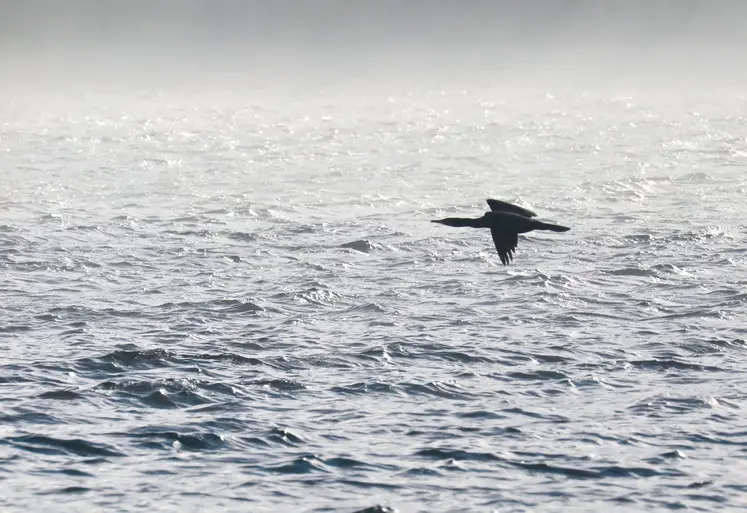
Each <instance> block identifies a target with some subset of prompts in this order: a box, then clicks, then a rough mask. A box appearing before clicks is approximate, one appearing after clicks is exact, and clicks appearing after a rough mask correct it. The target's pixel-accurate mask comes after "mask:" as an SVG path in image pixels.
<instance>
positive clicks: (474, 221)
mask: <svg viewBox="0 0 747 513" xmlns="http://www.w3.org/2000/svg"><path fill="white" fill-rule="evenodd" d="M488 205H489V206H490V208H491V212H485V214H484V215H483V216H482V217H477V218H467V217H447V218H446V219H434V220H433V221H431V222H432V223H439V224H443V225H446V226H453V227H458V228H461V227H469V228H489V229H490V235H491V236H492V237H493V242H494V243H495V249H496V250H497V251H498V256H499V257H500V259H501V262H502V263H503V265H508V263H509V262H510V261H511V260H513V258H514V252H515V251H516V246H517V245H518V244H519V234H520V233H527V232H531V231H534V230H550V231H553V232H567V231H568V230H570V228H568V227H566V226H560V225H557V224H551V223H544V222H542V221H538V220H537V219H532V218H533V217H536V215H537V214H535V213H534V212H532V211H531V210H527V209H525V208H522V207H519V206H517V205H512V204H511V203H506V202H505V201H499V200H493V199H489V200H488Z"/></svg>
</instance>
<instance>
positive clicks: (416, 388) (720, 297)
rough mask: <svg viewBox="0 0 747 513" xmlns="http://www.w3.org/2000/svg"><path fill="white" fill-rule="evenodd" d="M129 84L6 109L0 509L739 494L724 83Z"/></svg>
mask: <svg viewBox="0 0 747 513" xmlns="http://www.w3.org/2000/svg"><path fill="white" fill-rule="evenodd" d="M124 91H125V92H123V91H116V92H108V93H107V92H102V91H98V92H91V91H86V90H85V89H75V88H70V89H60V90H58V91H56V92H52V91H51V90H50V89H47V90H46V92H40V91H32V90H30V91H26V92H18V91H16V93H15V94H14V95H6V96H5V97H4V98H5V99H4V100H3V104H2V113H3V117H2V121H1V122H0V173H1V176H2V181H1V182H0V269H2V273H0V300H1V301H0V487H1V489H2V493H1V494H0V508H2V510H3V511H50V510H55V511H159V512H161V511H163V512H183V511H237V512H238V511H309V512H312V511H314V512H338V511H339V512H351V513H352V512H353V511H358V510H361V509H364V508H375V507H377V506H378V509H371V511H393V510H396V511H400V512H416V511H423V512H425V511H500V512H514V511H516V512H519V511H536V512H554V511H574V512H580V511H641V510H669V509H684V508H688V509H690V510H694V511H727V510H738V509H740V508H744V507H747V498H746V497H747V494H746V493H745V492H747V485H746V484H745V483H747V467H746V466H745V463H744V462H745V457H746V456H747V426H746V424H745V420H744V414H743V412H744V408H745V407H747V392H745V390H747V371H746V370H745V359H746V358H747V344H746V343H745V338H746V336H745V333H746V332H747V329H746V328H745V326H744V319H745V313H746V310H747V309H746V308H745V300H746V299H747V274H746V273H745V268H746V267H745V265H746V261H747V260H746V258H745V249H744V248H745V242H746V241H747V236H746V235H747V225H745V207H744V202H745V197H747V196H745V193H746V192H747V182H746V179H745V172H744V171H745V162H746V158H747V128H745V127H746V126H747V124H746V123H747V119H746V116H747V100H746V99H745V98H744V96H741V93H740V91H739V90H738V89H729V88H721V89H713V88H711V89H708V88H698V87H692V88H689V89H688V88H670V89H667V88H666V87H663V88H660V89H657V88H655V87H650V88H647V87H638V88H635V87H627V88H626V87H597V88H593V87H592V88H589V89H585V88H581V87H578V88H561V87H558V88H553V87H552V86H548V87H547V88H537V90H522V89H521V88H516V87H511V86H509V87H502V86H501V80H498V79H496V80H493V81H491V80H488V81H484V82H483V83H472V84H470V83H469V82H468V81H465V82H463V83H454V82H449V81H443V82H441V83H433V84H427V83H425V82H419V83H418V82H411V83H397V84H395V83H392V84H386V83H382V84H379V85H378V86H373V85H370V84H369V85H368V86H365V87H364V86H362V85H361V84H355V83H351V84H348V85H347V86H343V85H337V86H336V85H334V84H331V85H330V84H327V85H326V86H321V85H318V86H314V87H308V88H304V87H298V88H293V87H287V88H281V89H277V88H265V89H262V88H231V87H228V86H225V87H218V86H211V87H207V88H204V89H201V88H199V87H196V88H194V89H189V88H173V89H155V88H151V89H142V90H135V89H127V88H124ZM488 197H494V198H499V199H504V200H507V201H511V202H515V203H518V204H521V205H524V206H526V207H529V208H531V209H533V210H535V211H537V212H538V213H539V215H540V217H541V218H542V219H544V220H548V221H552V222H557V223H560V224H564V225H567V226H570V227H571V231H569V232H567V233H550V232H533V233H530V234H527V235H522V236H520V239H519V247H518V250H517V254H516V257H515V259H514V262H513V263H512V265H511V266H509V267H504V266H502V265H501V264H500V261H499V259H498V255H497V254H496V253H495V250H494V249H493V247H492V242H491V240H490V237H489V233H488V232H487V231H481V230H469V229H455V228H448V227H445V226H440V225H437V224H432V223H430V222H429V221H430V220H431V219H436V218H440V217H447V216H478V215H481V213H482V212H484V211H485V210H486V205H485V203H484V200H485V199H486V198H488ZM388 508H391V510H390V509H388Z"/></svg>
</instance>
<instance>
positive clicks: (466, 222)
mask: <svg viewBox="0 0 747 513" xmlns="http://www.w3.org/2000/svg"><path fill="white" fill-rule="evenodd" d="M475 221H476V220H475V219H469V218H467V217H447V218H446V219H434V220H432V221H431V223H438V224H445V225H446V226H453V227H455V228H464V227H470V228H475Z"/></svg>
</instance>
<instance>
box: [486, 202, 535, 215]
mask: <svg viewBox="0 0 747 513" xmlns="http://www.w3.org/2000/svg"><path fill="white" fill-rule="evenodd" d="M488 206H489V207H490V210H492V211H493V212H512V213H514V214H519V215H520V216H524V217H537V214H535V213H534V212H532V211H531V210H527V209H526V208H524V207H520V206H518V205H514V204H512V203H508V202H506V201H501V200H496V199H489V200H488Z"/></svg>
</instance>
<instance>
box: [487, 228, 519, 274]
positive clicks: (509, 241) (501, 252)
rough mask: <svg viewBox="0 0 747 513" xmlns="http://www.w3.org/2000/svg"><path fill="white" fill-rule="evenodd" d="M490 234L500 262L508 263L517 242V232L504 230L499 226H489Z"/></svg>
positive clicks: (512, 257) (512, 256) (511, 258)
mask: <svg viewBox="0 0 747 513" xmlns="http://www.w3.org/2000/svg"><path fill="white" fill-rule="evenodd" d="M490 235H492V237H493V243H495V249H496V250H497V251H498V256H499V257H500V258H501V263H502V264H503V265H508V263H509V262H510V261H511V260H513V259H514V251H516V246H518V244H519V234H518V233H516V232H506V231H504V230H501V229H499V228H491V229H490Z"/></svg>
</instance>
